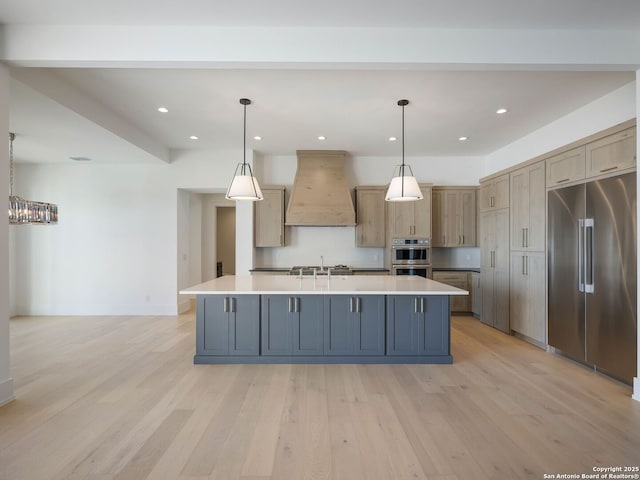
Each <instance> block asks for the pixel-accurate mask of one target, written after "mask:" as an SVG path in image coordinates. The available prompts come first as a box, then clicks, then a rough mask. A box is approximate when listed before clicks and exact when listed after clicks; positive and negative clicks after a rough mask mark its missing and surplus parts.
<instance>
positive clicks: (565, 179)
mask: <svg viewBox="0 0 640 480" xmlns="http://www.w3.org/2000/svg"><path fill="white" fill-rule="evenodd" d="M569 180H571V179H570V178H563V179H562V180H558V181H557V182H556V183H564V182H568V181H569Z"/></svg>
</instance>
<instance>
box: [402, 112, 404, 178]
mask: <svg viewBox="0 0 640 480" xmlns="http://www.w3.org/2000/svg"><path fill="white" fill-rule="evenodd" d="M402 176H404V105H402Z"/></svg>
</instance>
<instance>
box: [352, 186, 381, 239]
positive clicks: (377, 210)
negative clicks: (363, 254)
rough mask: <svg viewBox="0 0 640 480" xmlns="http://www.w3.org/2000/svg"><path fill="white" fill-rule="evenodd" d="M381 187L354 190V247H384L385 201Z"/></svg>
mask: <svg viewBox="0 0 640 480" xmlns="http://www.w3.org/2000/svg"><path fill="white" fill-rule="evenodd" d="M384 196H385V190H384V189H383V188H379V189H373V188H367V189H358V190H356V208H357V212H356V215H357V226H356V247H384V246H385V242H386V235H385V231H386V219H387V216H386V202H385V201H384Z"/></svg>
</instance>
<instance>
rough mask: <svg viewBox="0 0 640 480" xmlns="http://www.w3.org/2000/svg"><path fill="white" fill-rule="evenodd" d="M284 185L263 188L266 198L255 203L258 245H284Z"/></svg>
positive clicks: (255, 238) (255, 242) (255, 239)
mask: <svg viewBox="0 0 640 480" xmlns="http://www.w3.org/2000/svg"><path fill="white" fill-rule="evenodd" d="M284 190H285V189H284V187H268V188H262V195H263V196H264V200H262V201H260V202H255V203H254V209H255V210H254V218H255V232H254V245H255V246H256V247H282V246H284Z"/></svg>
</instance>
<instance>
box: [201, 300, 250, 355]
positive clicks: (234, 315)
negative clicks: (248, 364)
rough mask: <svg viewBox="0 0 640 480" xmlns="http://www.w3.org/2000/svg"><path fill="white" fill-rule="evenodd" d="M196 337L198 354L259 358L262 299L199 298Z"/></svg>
mask: <svg viewBox="0 0 640 480" xmlns="http://www.w3.org/2000/svg"><path fill="white" fill-rule="evenodd" d="M196 337H197V342H196V353H197V354H198V355H226V356H229V355H230V356H234V355H258V354H259V353H260V296H259V295H238V296H223V295H202V296H198V304H197V315H196Z"/></svg>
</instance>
